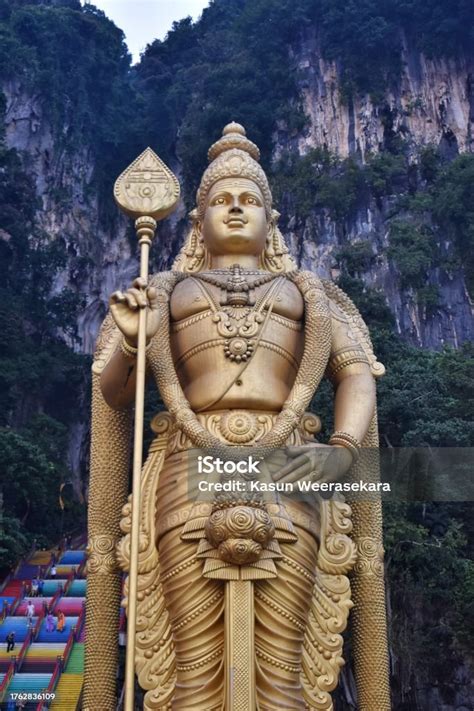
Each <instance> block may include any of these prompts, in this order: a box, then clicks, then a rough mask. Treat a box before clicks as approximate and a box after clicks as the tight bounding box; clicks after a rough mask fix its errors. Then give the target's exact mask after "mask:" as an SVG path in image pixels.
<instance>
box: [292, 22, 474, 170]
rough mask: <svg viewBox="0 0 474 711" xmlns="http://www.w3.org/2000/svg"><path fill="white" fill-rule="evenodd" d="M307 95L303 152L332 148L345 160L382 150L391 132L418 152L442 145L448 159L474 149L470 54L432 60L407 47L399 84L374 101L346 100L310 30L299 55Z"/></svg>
mask: <svg viewBox="0 0 474 711" xmlns="http://www.w3.org/2000/svg"><path fill="white" fill-rule="evenodd" d="M295 60H296V64H297V68H298V75H299V77H300V79H299V83H300V87H301V97H302V100H303V106H304V110H305V113H306V114H307V116H308V117H309V120H310V127H309V130H308V132H307V133H306V135H305V136H301V137H298V141H297V143H298V148H299V150H300V152H301V153H305V152H306V151H307V150H308V149H309V148H316V147H326V148H327V149H328V150H329V151H330V152H331V153H335V154H337V155H339V156H341V157H343V158H346V157H348V156H349V155H353V154H357V155H359V156H360V157H361V159H362V160H363V161H364V160H365V158H366V156H367V154H369V153H377V152H378V151H379V150H380V149H381V148H383V147H384V144H385V138H386V132H387V130H391V131H393V132H394V133H396V134H400V135H401V136H402V137H403V138H404V140H405V142H408V144H409V145H411V147H412V148H413V150H414V153H416V152H417V151H419V148H420V146H425V145H436V146H441V147H442V148H443V150H445V151H446V152H447V153H448V154H449V155H451V156H452V155H455V154H456V153H457V152H461V153H463V152H472V150H473V149H474V83H473V69H474V67H473V64H472V61H468V60H467V59H465V58H464V57H460V58H457V59H449V60H447V59H428V58H426V57H425V56H423V54H420V53H419V52H417V51H412V50H411V49H410V48H409V47H408V46H407V44H406V42H404V43H403V51H402V67H403V68H402V74H401V77H400V80H399V82H398V83H397V84H396V86H392V87H390V88H388V89H387V90H386V92H385V96H384V97H383V99H382V100H380V101H379V102H378V103H374V101H373V99H372V98H371V97H370V96H369V95H365V96H359V97H357V96H354V97H351V98H350V99H347V98H345V97H344V96H343V93H342V91H341V84H340V80H339V71H338V66H337V63H336V62H328V61H326V60H325V59H324V58H323V57H322V56H321V50H320V47H319V42H318V39H317V36H316V35H315V33H314V31H308V32H307V33H306V36H305V38H304V40H303V41H302V43H301V46H300V48H299V52H298V56H297V57H295Z"/></svg>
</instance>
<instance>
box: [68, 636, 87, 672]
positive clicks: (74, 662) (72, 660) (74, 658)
mask: <svg viewBox="0 0 474 711" xmlns="http://www.w3.org/2000/svg"><path fill="white" fill-rule="evenodd" d="M64 671H65V673H66V674H83V673H84V642H75V643H74V644H73V647H72V649H71V654H70V655H69V659H68V662H67V665H66V669H65V670H64Z"/></svg>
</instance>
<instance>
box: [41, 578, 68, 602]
mask: <svg viewBox="0 0 474 711" xmlns="http://www.w3.org/2000/svg"><path fill="white" fill-rule="evenodd" d="M66 582H67V581H66V578H56V579H55V580H45V581H44V585H43V595H45V596H48V595H51V597H52V596H53V595H54V593H55V592H56V591H57V589H58V587H59V586H61V587H62V588H64V587H66Z"/></svg>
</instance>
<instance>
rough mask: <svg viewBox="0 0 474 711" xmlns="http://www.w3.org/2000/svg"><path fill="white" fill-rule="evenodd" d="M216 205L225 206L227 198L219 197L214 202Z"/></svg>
mask: <svg viewBox="0 0 474 711" xmlns="http://www.w3.org/2000/svg"><path fill="white" fill-rule="evenodd" d="M214 205H225V198H223V197H218V198H216V199H215V200H214Z"/></svg>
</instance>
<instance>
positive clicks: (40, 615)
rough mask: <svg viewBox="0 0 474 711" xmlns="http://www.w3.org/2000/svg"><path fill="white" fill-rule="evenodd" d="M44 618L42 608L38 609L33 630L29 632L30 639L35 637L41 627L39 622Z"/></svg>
mask: <svg viewBox="0 0 474 711" xmlns="http://www.w3.org/2000/svg"><path fill="white" fill-rule="evenodd" d="M43 620H44V610H40V612H39V615H38V619H37V620H36V624H35V626H34V628H33V632H32V633H31V641H33V640H34V639H36V638H37V636H38V634H39V631H40V629H41V624H42V622H43Z"/></svg>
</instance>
